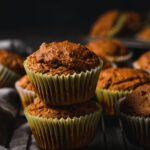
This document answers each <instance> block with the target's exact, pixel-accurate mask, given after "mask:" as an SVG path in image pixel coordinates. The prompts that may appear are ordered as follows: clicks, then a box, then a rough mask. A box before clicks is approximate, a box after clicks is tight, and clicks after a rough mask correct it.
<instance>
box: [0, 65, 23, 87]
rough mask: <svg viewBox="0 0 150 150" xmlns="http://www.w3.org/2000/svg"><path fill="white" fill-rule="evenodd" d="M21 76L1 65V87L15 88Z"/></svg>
mask: <svg viewBox="0 0 150 150" xmlns="http://www.w3.org/2000/svg"><path fill="white" fill-rule="evenodd" d="M19 78H20V75H18V74H17V73H15V72H13V71H11V70H10V69H8V68H7V67H5V66H3V65H2V64H0V87H13V86H14V83H15V81H17V80H18V79H19Z"/></svg>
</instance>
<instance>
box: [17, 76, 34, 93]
mask: <svg viewBox="0 0 150 150" xmlns="http://www.w3.org/2000/svg"><path fill="white" fill-rule="evenodd" d="M18 85H19V86H20V87H22V88H23V89H27V90H32V91H34V89H33V86H32V84H31V82H30V80H29V78H28V76H27V75H25V76H23V77H22V78H21V79H20V80H19V83H18Z"/></svg>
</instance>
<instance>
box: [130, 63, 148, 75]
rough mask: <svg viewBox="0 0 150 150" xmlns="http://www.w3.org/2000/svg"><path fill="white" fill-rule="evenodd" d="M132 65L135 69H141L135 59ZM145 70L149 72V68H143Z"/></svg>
mask: <svg viewBox="0 0 150 150" xmlns="http://www.w3.org/2000/svg"><path fill="white" fill-rule="evenodd" d="M132 65H133V67H134V68H136V69H141V67H140V66H139V65H138V63H137V62H136V61H135V62H133V64H132ZM144 70H145V71H147V72H148V73H150V70H149V69H144Z"/></svg>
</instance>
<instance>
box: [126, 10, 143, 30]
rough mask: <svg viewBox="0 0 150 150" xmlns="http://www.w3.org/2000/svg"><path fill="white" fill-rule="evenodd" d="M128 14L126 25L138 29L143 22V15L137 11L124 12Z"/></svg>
mask: <svg viewBox="0 0 150 150" xmlns="http://www.w3.org/2000/svg"><path fill="white" fill-rule="evenodd" d="M124 14H125V16H126V20H127V21H126V27H127V28H128V29H129V30H136V29H138V28H139V27H140V26H141V25H142V23H143V16H142V15H141V14H140V13H138V12H135V11H127V12H125V13H124Z"/></svg>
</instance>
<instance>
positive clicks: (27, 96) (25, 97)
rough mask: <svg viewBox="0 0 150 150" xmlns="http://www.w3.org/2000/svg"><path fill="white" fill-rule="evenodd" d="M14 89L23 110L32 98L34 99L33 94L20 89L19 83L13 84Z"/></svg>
mask: <svg viewBox="0 0 150 150" xmlns="http://www.w3.org/2000/svg"><path fill="white" fill-rule="evenodd" d="M15 87H16V89H17V92H18V93H19V96H20V99H21V102H22V106H23V108H25V107H27V106H28V105H29V104H31V103H32V102H33V100H34V98H35V97H36V95H35V92H33V91H31V90H27V89H24V88H22V87H20V86H19V81H17V82H16V83H15Z"/></svg>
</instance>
